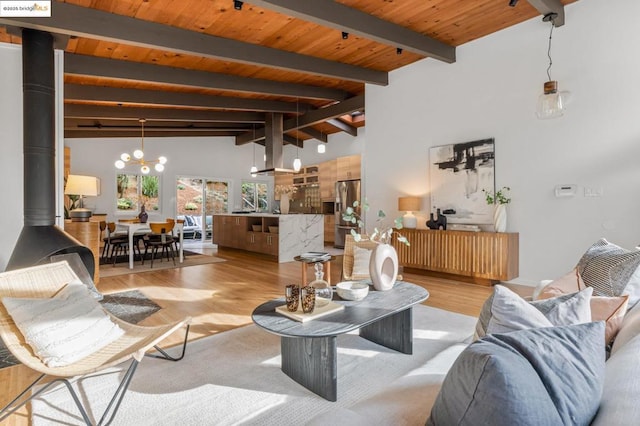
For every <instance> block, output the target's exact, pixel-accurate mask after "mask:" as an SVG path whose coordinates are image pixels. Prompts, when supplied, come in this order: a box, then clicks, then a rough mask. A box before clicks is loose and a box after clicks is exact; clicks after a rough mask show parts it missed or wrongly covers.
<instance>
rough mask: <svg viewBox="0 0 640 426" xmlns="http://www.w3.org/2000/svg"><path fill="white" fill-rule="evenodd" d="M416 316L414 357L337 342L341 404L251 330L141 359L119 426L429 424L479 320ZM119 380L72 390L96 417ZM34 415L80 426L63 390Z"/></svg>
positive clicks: (114, 373)
mask: <svg viewBox="0 0 640 426" xmlns="http://www.w3.org/2000/svg"><path fill="white" fill-rule="evenodd" d="M413 318H414V348H413V349H414V351H413V352H414V353H413V355H404V354H401V353H398V352H394V351H392V350H390V349H387V348H384V347H382V346H379V345H376V344H375V343H372V342H369V341H367V340H365V339H362V338H360V337H359V336H358V335H357V334H347V335H342V336H339V337H338V401H337V402H329V401H327V400H325V399H323V398H321V397H319V396H317V395H315V394H314V393H312V392H311V391H309V390H307V389H305V388H304V387H302V386H300V385H299V384H298V383H296V382H294V381H293V380H291V379H290V378H289V377H288V376H286V375H285V374H284V373H282V371H281V370H280V339H279V337H278V336H275V335H272V334H270V333H268V332H266V331H264V330H262V329H260V328H258V327H257V326H255V325H249V326H245V327H242V328H238V329H235V330H231V331H227V332H224V333H220V334H217V335H214V336H210V337H206V338H203V339H200V340H198V341H195V342H191V343H189V345H188V346H187V353H186V357H185V358H184V359H183V360H182V361H180V362H178V363H174V362H168V361H162V360H158V359H154V358H145V359H144V360H143V362H142V363H141V364H140V366H139V367H138V370H137V372H136V375H135V376H134V378H133V381H132V383H131V386H130V388H129V391H128V393H127V395H126V397H125V398H124V400H123V402H122V406H121V408H120V411H119V412H118V415H117V416H116V418H115V420H114V422H113V424H114V425H160V424H162V425H177V424H179V425H181V426H187V425H194V426H195V425H198V426H200V425H236V424H243V425H244V424H248V425H303V424H312V425H338V424H345V425H347V424H348V425H358V424H362V425H365V424H366V425H378V424H379V425H391V424H393V425H423V424H424V422H425V420H426V418H427V416H428V414H429V411H430V407H431V405H432V401H433V400H434V399H435V396H436V394H437V392H438V388H439V383H440V382H441V381H442V380H443V378H444V375H445V374H446V372H447V370H448V369H449V367H450V365H451V364H452V363H453V360H454V359H455V357H456V356H457V355H458V354H459V353H460V352H461V351H462V349H463V348H464V347H465V346H466V343H464V342H468V341H469V339H470V336H471V335H472V333H473V328H474V324H475V318H472V317H469V316H465V315H460V314H456V313H451V312H448V311H443V310H440V309H436V308H430V307H426V306H422V305H420V306H416V307H415V308H414V315H413ZM122 374H123V370H122V368H114V369H113V370H110V372H109V373H108V374H104V373H102V374H100V375H99V376H97V377H91V378H85V379H82V380H79V381H78V382H76V383H75V385H74V386H75V387H76V388H77V389H78V392H79V393H80V398H81V399H82V400H83V401H85V402H87V401H88V402H89V404H90V406H91V407H92V408H91V413H90V416H92V417H93V418H94V419H95V418H100V416H101V415H102V412H103V410H104V408H105V405H106V404H107V401H108V398H107V397H106V396H105V395H107V394H111V393H112V392H113V390H114V389H115V387H116V385H117V382H118V381H119V380H120V378H121V376H122ZM32 409H33V411H32V413H33V414H32V421H33V424H34V425H52V424H65V425H76V424H78V425H79V424H81V421H80V418H79V414H78V412H77V409H76V408H75V406H74V405H73V402H72V400H71V398H70V397H69V394H68V392H67V391H66V389H64V388H62V389H61V388H57V389H56V390H51V391H49V392H47V393H46V394H44V395H43V396H41V397H39V398H38V399H37V400H35V401H34V402H33V405H32Z"/></svg>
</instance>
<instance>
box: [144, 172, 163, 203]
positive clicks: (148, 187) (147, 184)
mask: <svg viewBox="0 0 640 426" xmlns="http://www.w3.org/2000/svg"><path fill="white" fill-rule="evenodd" d="M158 187H159V184H158V176H142V195H144V196H145V197H147V198H156V197H158Z"/></svg>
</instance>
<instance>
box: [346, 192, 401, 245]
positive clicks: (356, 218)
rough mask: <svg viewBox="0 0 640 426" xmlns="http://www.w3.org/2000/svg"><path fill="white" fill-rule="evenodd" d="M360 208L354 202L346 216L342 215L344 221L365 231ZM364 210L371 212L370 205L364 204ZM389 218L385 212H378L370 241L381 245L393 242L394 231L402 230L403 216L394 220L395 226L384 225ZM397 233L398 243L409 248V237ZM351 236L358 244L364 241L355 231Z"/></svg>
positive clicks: (352, 231) (358, 204)
mask: <svg viewBox="0 0 640 426" xmlns="http://www.w3.org/2000/svg"><path fill="white" fill-rule="evenodd" d="M358 207H360V203H359V202H358V201H354V202H353V206H352V207H347V209H346V210H345V212H344V214H343V215H342V220H344V221H346V222H351V223H353V224H354V225H357V227H358V228H359V229H362V230H363V231H364V230H365V229H364V228H365V223H364V221H363V220H362V217H361V216H360V214H358ZM362 210H363V211H364V212H366V211H368V210H369V204H368V203H367V202H366V201H365V202H364V203H362ZM386 217H387V215H386V214H385V212H384V211H383V210H378V214H377V217H376V226H375V227H374V228H373V232H372V233H371V234H370V235H369V239H370V240H371V241H374V242H376V243H380V244H389V243H390V242H391V237H392V235H393V234H394V229H402V216H401V217H398V218H396V219H394V221H393V225H388V224H384V223H383V222H384V220H385V218H386ZM395 233H396V238H398V241H399V242H401V243H403V244H405V245H407V246H409V245H410V244H409V240H407V237H405V236H403V235H401V234H400V233H399V232H397V231H396V232H395ZM351 235H353V239H354V240H355V241H356V242H357V241H360V240H362V233H360V232H358V231H356V230H355V229H352V230H351Z"/></svg>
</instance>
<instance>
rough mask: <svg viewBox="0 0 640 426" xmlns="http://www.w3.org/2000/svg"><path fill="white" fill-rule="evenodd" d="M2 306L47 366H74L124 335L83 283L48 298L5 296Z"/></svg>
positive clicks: (66, 288) (67, 287)
mask: <svg viewBox="0 0 640 426" xmlns="http://www.w3.org/2000/svg"><path fill="white" fill-rule="evenodd" d="M2 303H3V304H4V306H5V308H6V309H7V312H8V313H9V315H11V318H12V319H13V321H14V322H15V324H16V326H17V327H18V329H19V330H20V332H21V333H22V335H23V336H24V338H25V341H26V342H27V343H28V344H29V346H31V348H32V349H33V352H34V354H36V356H38V357H39V358H40V359H41V360H42V362H43V363H44V364H46V365H47V366H49V367H63V366H65V365H69V364H73V363H74V362H76V361H79V360H81V359H82V358H85V357H87V356H89V355H91V354H92V353H94V352H97V351H98V350H100V349H102V348H103V347H104V346H107V345H108V344H110V343H111V342H113V341H114V340H116V339H118V338H119V337H120V336H122V335H123V334H124V331H123V330H122V329H121V328H120V327H119V326H118V325H117V324H115V323H113V322H112V321H111V318H109V316H108V315H107V314H106V313H105V311H104V310H103V308H102V307H101V306H100V304H99V303H98V302H97V301H96V300H95V299H94V298H93V297H92V296H91V295H90V293H89V290H88V289H87V287H86V286H85V285H84V284H67V285H66V286H65V287H63V288H62V289H61V290H60V291H59V292H58V293H56V294H55V295H54V296H53V297H51V298H17V297H4V298H2Z"/></svg>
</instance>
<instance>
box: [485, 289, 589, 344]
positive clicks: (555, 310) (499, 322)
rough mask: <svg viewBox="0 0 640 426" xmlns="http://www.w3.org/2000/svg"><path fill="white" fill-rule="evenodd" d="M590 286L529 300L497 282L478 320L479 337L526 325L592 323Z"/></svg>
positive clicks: (513, 329)
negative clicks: (554, 295) (573, 291)
mask: <svg viewBox="0 0 640 426" xmlns="http://www.w3.org/2000/svg"><path fill="white" fill-rule="evenodd" d="M592 291H593V290H592V289H591V288H587V289H584V290H582V291H579V292H577V293H571V294H566V295H562V296H558V297H553V298H550V299H544V300H540V301H535V302H527V301H526V300H524V299H523V298H522V297H520V296H519V295H517V294H516V293H514V292H513V291H511V290H509V289H508V288H507V287H504V286H501V285H496V286H495V287H494V289H493V294H492V295H491V296H489V298H488V299H487V300H486V301H485V303H484V305H483V306H482V310H481V311H480V316H479V317H478V322H477V323H476V337H477V338H480V337H483V336H485V335H487V334H492V333H507V332H509V331H515V330H524V329H527V328H540V327H552V326H558V325H571V324H580V323H584V322H591V304H590V301H591V293H592Z"/></svg>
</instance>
